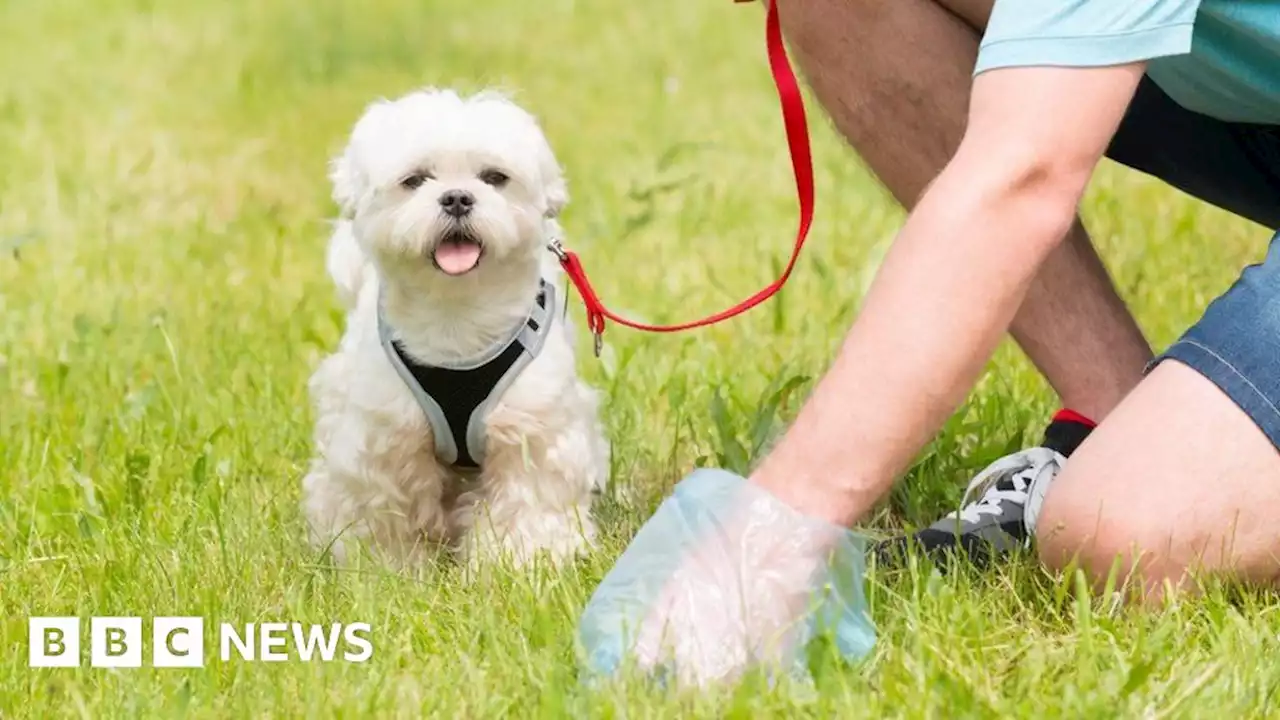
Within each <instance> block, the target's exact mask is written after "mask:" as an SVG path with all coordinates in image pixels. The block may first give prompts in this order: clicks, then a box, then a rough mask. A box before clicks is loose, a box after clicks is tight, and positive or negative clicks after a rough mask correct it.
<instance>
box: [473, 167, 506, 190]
mask: <svg viewBox="0 0 1280 720" xmlns="http://www.w3.org/2000/svg"><path fill="white" fill-rule="evenodd" d="M510 179H511V178H509V177H507V174H506V173H504V172H502V171H501V170H485V171H484V172H482V173H480V182H482V183H484V184H486V185H492V186H494V187H498V188H500V187H502V186H503V185H506V184H507V181H508V180H510Z"/></svg>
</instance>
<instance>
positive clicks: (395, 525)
mask: <svg viewBox="0 0 1280 720" xmlns="http://www.w3.org/2000/svg"><path fill="white" fill-rule="evenodd" d="M486 169H497V170H500V171H501V172H502V173H505V174H506V175H507V176H509V178H510V179H509V180H508V181H507V182H506V183H505V184H504V185H502V186H500V187H499V186H494V185H491V184H486V183H485V182H484V181H482V180H481V179H479V177H478V176H479V175H480V174H481V173H482V172H484V171H485V170H486ZM415 171H428V172H430V173H431V175H432V176H433V177H432V178H431V179H428V180H426V181H425V183H424V184H422V185H421V186H420V187H417V188H416V189H409V188H406V187H404V186H402V184H401V182H402V180H403V179H404V178H405V177H406V176H408V175H410V174H412V173H414V172H415ZM331 180H332V182H333V188H334V199H335V200H336V201H337V203H338V205H339V207H340V208H341V216H340V218H339V220H338V222H337V224H336V226H335V229H334V233H333V236H332V238H331V240H330V245H329V252H328V259H327V260H328V261H327V267H328V271H329V274H330V275H331V276H332V278H333V280H334V282H335V284H336V285H337V288H338V294H339V297H340V298H341V299H342V302H343V303H344V304H345V306H346V307H347V309H348V315H347V328H346V332H345V334H344V336H343V338H342V340H341V345H340V347H339V348H338V350H337V351H336V352H335V353H334V354H333V355H331V356H329V357H327V358H326V359H325V360H324V361H323V362H322V363H321V364H320V366H319V367H318V368H317V370H316V372H315V374H314V375H313V376H312V378H311V382H310V386H309V387H310V391H311V394H312V398H313V401H314V405H315V412H316V425H315V444H316V450H317V456H316V458H315V459H314V460H313V462H312V466H311V469H310V472H309V474H308V475H307V476H306V478H305V479H304V480H303V492H304V500H303V507H304V511H305V514H306V516H307V519H308V521H309V523H310V526H311V539H312V542H313V543H314V544H316V545H317V546H319V547H330V548H331V549H332V552H333V555H334V558H335V559H336V560H337V561H338V562H345V561H347V560H348V559H349V556H350V554H351V551H352V550H353V546H352V542H353V541H357V542H359V541H363V542H359V544H360V545H361V546H362V547H369V548H372V549H375V551H376V554H378V555H380V556H381V557H382V558H383V559H384V560H386V561H388V562H389V563H391V564H392V565H393V566H395V567H400V568H411V567H413V566H414V565H416V564H418V563H420V562H421V561H422V560H423V559H424V558H425V557H428V556H429V555H430V552H431V550H432V549H433V548H435V547H439V546H442V545H444V546H449V547H452V548H455V549H457V550H459V551H460V552H461V553H462V556H463V558H464V560H465V561H467V562H469V563H474V562H476V561H478V560H481V559H487V558H491V557H495V556H498V555H508V556H509V557H510V558H511V559H512V560H514V561H515V562H516V563H518V564H523V563H525V562H527V561H529V560H530V559H531V558H532V557H534V556H535V555H536V554H538V553H539V551H547V553H548V554H549V556H550V558H551V559H552V560H553V561H556V562H559V561H563V560H566V559H568V558H571V557H572V556H574V555H575V554H577V553H579V552H581V551H583V550H585V549H586V548H588V547H590V545H591V544H592V541H593V539H594V536H595V527H594V525H593V522H592V519H591V515H590V509H591V505H592V500H593V497H594V496H595V495H596V494H597V492H598V491H599V490H600V489H602V488H603V487H604V485H605V482H606V479H607V474H608V467H609V445H608V442H607V440H606V439H605V436H604V432H603V429H602V427H601V424H600V421H599V416H598V413H599V400H598V396H597V394H596V392H595V391H594V390H592V389H591V388H589V387H588V386H587V385H586V384H584V383H583V382H582V381H581V380H580V379H579V378H578V377H577V375H576V372H575V366H574V363H575V358H574V349H573V345H574V343H573V328H572V327H571V326H570V323H569V318H568V316H567V314H565V313H564V306H563V299H564V297H565V295H566V293H565V291H564V288H563V287H562V286H561V283H560V282H559V280H560V269H559V266H558V264H557V263H556V262H555V260H554V256H552V255H551V254H550V253H549V252H547V250H546V249H545V246H546V243H547V242H548V241H549V240H550V239H551V238H553V237H558V235H559V231H560V229H559V226H558V225H557V222H556V216H557V214H558V213H559V212H560V210H561V208H563V207H564V205H565V203H566V202H567V200H568V197H567V193H566V189H565V181H564V178H563V176H562V174H561V170H560V167H559V164H558V162H557V161H556V158H555V156H554V155H553V153H552V151H551V148H550V146H549V144H548V142H547V140H546V139H545V137H544V135H543V133H542V131H541V129H540V128H539V126H538V124H537V122H536V120H535V119H534V118H533V117H532V116H531V115H530V114H528V113H527V112H525V111H524V110H523V109H521V108H520V107H518V106H517V105H515V104H514V103H513V102H511V101H510V100H508V99H506V98H505V97H503V96H501V95H497V94H494V93H481V94H478V95H474V96H471V97H461V96H459V95H458V94H456V93H454V92H452V91H447V90H434V89H426V90H422V91H418V92H414V93H411V94H409V95H406V96H404V97H401V98H399V99H396V100H382V101H378V102H375V103H374V104H372V105H371V106H369V107H368V108H367V109H366V111H365V113H364V115H363V116H362V117H361V118H360V120H359V121H358V122H357V123H356V126H355V128H354V130H353V132H352V134H351V137H350V140H349V143H348V145H347V147H346V149H345V150H344V152H342V153H341V155H340V156H339V157H338V158H337V159H336V160H334V162H333V164H332V168H331ZM447 190H465V191H469V192H471V193H472V194H473V195H474V196H475V198H476V202H475V206H474V208H473V211H472V213H471V214H470V215H469V216H468V218H467V220H466V222H467V223H468V226H469V230H470V232H471V233H472V234H473V235H474V236H476V237H478V238H480V239H481V240H482V242H483V247H484V252H483V255H482V257H481V260H480V263H479V265H477V266H476V268H475V269H474V270H472V271H470V272H468V273H466V274H463V275H460V276H451V275H446V274H445V273H444V272H442V271H441V270H440V269H438V268H437V267H436V266H435V265H433V263H432V259H431V258H432V257H433V256H432V251H433V249H434V248H435V247H436V244H437V243H439V242H440V240H441V238H442V237H443V236H445V235H447V234H448V233H449V231H450V228H451V227H455V228H456V221H454V220H453V219H452V218H450V217H448V216H447V215H445V214H444V213H442V212H441V207H440V204H439V197H440V195H441V194H442V193H444V192H445V191H447ZM451 223H452V225H451ZM539 278H546V279H547V280H548V281H549V282H552V283H555V284H556V286H557V288H558V289H559V294H560V298H561V303H560V304H559V305H558V306H557V307H556V308H552V312H553V313H554V314H555V319H554V322H553V323H552V328H551V332H550V334H549V336H548V337H547V339H546V343H545V345H544V346H543V348H542V351H541V353H540V354H539V355H538V356H537V357H536V358H535V359H534V360H533V361H532V362H531V363H530V364H529V365H527V366H526V367H525V369H524V370H523V372H522V373H521V374H520V375H519V377H518V378H517V379H516V380H515V381H514V383H512V384H511V385H510V386H509V388H508V389H507V390H506V392H505V393H504V394H503V396H502V398H501V400H500V401H499V402H498V403H497V404H496V405H495V406H494V407H493V410H492V412H491V413H490V415H489V417H488V422H487V430H488V433H487V445H486V458H485V461H484V463H483V468H482V471H481V473H480V474H479V476H478V477H464V476H461V475H459V474H457V473H455V472H452V471H451V470H450V469H449V468H448V467H447V466H444V465H442V464H441V463H440V462H438V461H437V459H436V457H435V454H434V445H433V440H432V432H431V428H430V426H429V424H428V423H427V421H426V419H425V416H424V414H423V411H422V410H421V408H420V407H419V405H418V404H417V402H416V401H415V400H414V397H413V396H412V395H411V394H410V391H409V389H408V387H407V386H406V385H405V383H404V382H403V381H402V380H401V378H400V376H399V375H397V373H396V372H395V370H394V368H393V367H392V365H391V363H390V362H389V360H388V358H387V357H386V354H385V352H384V350H383V348H382V346H381V344H380V342H379V336H378V329H377V319H376V312H377V303H378V298H379V293H380V292H381V293H383V302H384V310H385V314H386V319H387V321H388V324H389V325H390V326H391V327H392V328H393V329H394V332H395V335H396V337H397V338H398V339H399V340H400V341H401V343H402V344H403V345H404V347H405V350H406V351H407V352H408V353H409V354H410V355H412V356H413V357H414V358H416V359H417V360H418V361H419V362H423V363H428V364H439V363H456V362H464V361H466V360H468V359H469V358H475V357H478V356H479V355H481V354H482V353H484V352H485V351H486V350H487V349H488V348H490V347H491V346H493V345H494V344H495V343H497V342H500V341H502V340H504V339H506V338H508V337H510V335H511V333H512V332H513V330H514V329H515V328H516V327H518V326H519V325H520V324H521V323H523V322H524V321H525V319H526V317H527V316H528V313H529V310H530V307H531V304H532V302H533V299H534V297H535V294H536V292H537V287H538V281H539Z"/></svg>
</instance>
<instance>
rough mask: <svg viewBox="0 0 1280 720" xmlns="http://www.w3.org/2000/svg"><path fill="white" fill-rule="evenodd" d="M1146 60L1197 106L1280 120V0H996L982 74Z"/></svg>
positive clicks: (1232, 117) (1217, 113)
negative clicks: (1004, 69) (1031, 67)
mask: <svg viewBox="0 0 1280 720" xmlns="http://www.w3.org/2000/svg"><path fill="white" fill-rule="evenodd" d="M1143 60H1146V61H1148V63H1149V64H1148V69H1147V75H1148V76H1150V77H1151V79H1152V80H1153V81H1155V83H1156V84H1157V85H1159V86H1160V88H1161V89H1162V90H1164V91H1165V93H1167V94H1168V95H1169V97H1171V98H1173V100H1174V101H1175V102H1177V103H1178V104H1179V105H1181V106H1183V107H1185V108H1187V109H1188V110H1193V111H1195V112H1198V113H1201V114H1204V115H1209V116H1211V117H1216V118H1219V119H1221V120H1227V121H1232V122H1250V123H1264V124H1280V0H996V2H995V7H994V9H993V10H992V13H991V20H990V22H989V23H988V25H987V33H986V35H985V36H984V37H983V40H982V49H981V51H980V52H979V55H978V64H977V67H976V68H975V69H974V73H975V74H977V73H981V72H983V71H986V70H992V69H995V68H1001V67H1017V66H1024V67H1025V66H1031V65H1054V66H1062V67H1097V66H1104V65H1121V64H1125V63H1131V62H1139V61H1143Z"/></svg>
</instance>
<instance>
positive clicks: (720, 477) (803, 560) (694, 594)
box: [579, 470, 875, 685]
mask: <svg viewBox="0 0 1280 720" xmlns="http://www.w3.org/2000/svg"><path fill="white" fill-rule="evenodd" d="M864 568H865V542H864V541H863V540H862V539H861V538H859V537H858V536H857V535H855V534H854V533H853V532H851V531H849V530H848V529H846V528H841V527H837V526H834V525H831V524H830V523H827V522H825V521H823V520H819V519H816V518H812V517H808V516H806V515H803V514H801V513H799V512H797V511H796V510H795V509H793V508H792V507H790V506H789V505H787V504H786V503H784V502H782V501H781V500H779V499H777V498H776V497H774V496H773V495H772V494H771V493H769V492H768V491H766V490H764V489H763V488H761V487H759V486H757V485H755V484H753V483H750V482H748V481H747V480H745V479H743V478H742V477H739V476H737V475H735V474H733V473H730V472H726V471H723V470H698V471H696V472H694V473H693V474H691V475H690V476H688V477H687V478H685V479H684V480H683V481H681V482H680V484H679V485H677V486H676V488H675V491H674V492H673V493H672V496H671V497H670V498H668V499H667V500H665V501H664V502H663V503H662V505H661V506H660V507H659V508H658V511H657V512H656V513H655V514H654V516H653V517H652V518H651V519H650V520H649V521H648V522H647V523H646V524H645V526H644V527H643V528H641V529H640V532H639V533H638V534H637V535H636V537H635V539H634V540H633V541H632V542H631V545H630V546H629V547H628V548H627V550H626V551H625V552H624V553H623V554H622V557H621V558H619V559H618V562H617V564H616V566H615V567H614V569H613V570H612V571H611V572H610V573H609V574H608V576H606V577H605V579H604V581H603V582H602V583H601V584H600V586H599V587H598V588H597V589H596V591H595V593H594V594H593V595H592V597H591V600H590V602H588V604H587V607H586V609H585V610H584V611H583V615H582V618H581V622H580V624H579V638H580V640H581V642H582V647H583V650H584V654H585V657H584V664H585V665H586V669H587V672H588V673H589V674H590V675H592V676H594V677H599V676H601V675H612V674H614V673H616V672H617V671H619V670H621V669H623V668H626V667H628V666H634V667H638V668H639V669H641V670H644V671H647V672H650V673H656V674H658V675H660V676H661V677H663V678H668V679H672V678H673V679H675V680H676V681H677V682H679V683H681V684H695V685H705V684H707V683H710V682H718V681H728V680H733V679H735V678H737V677H739V676H740V675H741V673H742V672H743V671H745V670H748V669H750V668H752V667H755V668H763V669H765V670H766V672H769V673H771V674H773V673H777V672H787V673H791V674H792V675H794V676H796V677H798V678H801V679H804V678H807V677H808V672H807V667H806V665H805V659H806V655H805V649H806V647H807V646H808V644H809V642H810V641H811V640H812V639H813V638H814V637H815V635H816V634H817V633H819V632H826V633H831V635H832V637H833V638H834V640H835V645H836V647H837V648H838V649H839V651H840V653H841V654H842V655H844V656H845V657H847V658H850V659H857V658H861V657H863V656H864V655H866V654H867V652H869V651H870V650H871V648H872V646H873V645H874V644H875V630H874V627H873V626H872V624H871V621H870V618H869V617H868V615H867V611H866V599H865V596H864V594H863V589H862V583H863V571H864Z"/></svg>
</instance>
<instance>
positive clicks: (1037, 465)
mask: <svg viewBox="0 0 1280 720" xmlns="http://www.w3.org/2000/svg"><path fill="white" fill-rule="evenodd" d="M1060 457H1061V456H1059V455H1058V453H1056V452H1054V451H1053V450H1050V449H1049V448H1043V447H1038V448H1029V449H1027V450H1023V451H1021V452H1016V453H1014V454H1012V455H1006V456H1005V457H1002V458H1000V459H999V460H996V461H995V462H993V463H991V464H990V465H988V466H987V467H986V468H985V469H984V470H983V471H982V472H980V473H978V475H977V476H976V477H974V479H973V480H972V481H971V482H970V483H969V487H968V488H967V489H966V490H965V493H964V498H963V499H962V500H961V501H960V504H961V507H960V509H959V510H956V511H954V512H952V513H951V514H950V515H949V517H954V518H958V519H960V520H962V521H964V522H967V523H976V522H980V521H981V520H982V516H984V515H1000V514H1002V513H1003V512H1004V509H1003V507H1002V505H1001V504H1002V503H1003V502H1004V501H1005V500H1011V501H1013V502H1015V503H1018V504H1019V505H1025V504H1026V502H1027V493H1028V491H1029V490H1030V488H1031V483H1032V482H1034V481H1035V479H1036V477H1037V476H1039V475H1040V473H1042V472H1043V471H1044V470H1045V469H1046V468H1049V467H1050V466H1053V467H1054V468H1055V469H1056V467H1057V466H1058V465H1059V464H1060V460H1059V458H1060Z"/></svg>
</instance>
